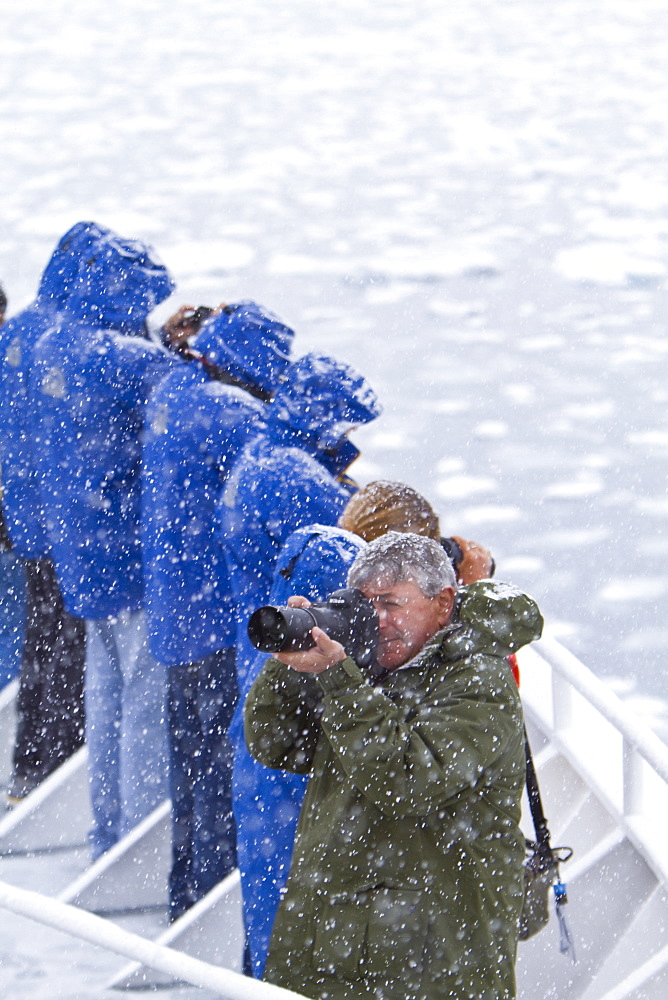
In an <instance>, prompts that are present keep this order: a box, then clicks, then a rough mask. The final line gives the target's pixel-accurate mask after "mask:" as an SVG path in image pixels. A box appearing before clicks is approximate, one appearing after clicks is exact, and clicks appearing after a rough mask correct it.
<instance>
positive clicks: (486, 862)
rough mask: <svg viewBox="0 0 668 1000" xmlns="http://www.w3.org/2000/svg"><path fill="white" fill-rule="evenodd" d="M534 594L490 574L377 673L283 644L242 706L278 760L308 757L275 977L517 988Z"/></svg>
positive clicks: (498, 993) (323, 991)
mask: <svg viewBox="0 0 668 1000" xmlns="http://www.w3.org/2000/svg"><path fill="white" fill-rule="evenodd" d="M541 628H542V618H541V615H540V612H539V610H538V608H537V606H536V605H535V603H534V602H533V601H532V600H531V599H530V598H528V597H527V596H526V595H524V594H521V593H520V592H519V591H517V590H515V589H514V588H512V587H508V586H506V585H499V584H494V583H491V582H490V581H482V582H480V583H476V584H472V585H471V586H469V587H466V588H463V589H462V591H461V592H460V598H459V608H458V612H457V614H456V619H453V623H451V624H450V625H449V626H448V627H447V628H445V629H444V630H443V631H441V632H439V633H438V634H437V635H436V636H435V637H434V638H433V639H431V640H430V641H429V642H428V643H427V644H426V645H425V647H424V648H423V649H422V650H421V652H420V653H419V654H418V656H416V657H415V658H414V659H413V660H411V661H410V662H409V663H408V664H406V665H405V666H403V667H401V668H399V669H397V670H394V671H392V672H390V673H386V674H385V676H384V677H383V678H382V679H381V680H380V681H375V682H374V681H373V680H372V679H370V678H369V677H368V676H367V675H365V673H364V672H363V671H362V670H360V668H359V667H358V666H357V665H356V664H355V663H354V662H353V661H352V660H351V659H346V660H344V661H343V662H341V663H339V664H337V665H336V666H334V667H330V668H329V669H328V670H326V671H324V672H323V673H321V674H318V675H317V676H314V675H310V674H300V673H297V672H296V671H293V670H292V669H291V668H289V667H286V666H284V665H283V664H281V663H279V662H278V661H277V660H273V659H271V660H268V661H267V663H266V664H265V667H264V669H263V671H262V673H261V674H260V676H259V677H258V679H257V680H256V682H255V684H254V686H253V688H252V690H251V691H250V694H249V696H248V699H247V701H246V707H245V725H246V740H247V742H248V746H249V749H250V751H251V753H252V754H253V756H255V757H256V758H257V759H258V760H259V761H261V762H262V763H263V764H265V765H266V766H267V767H271V768H281V769H284V770H289V771H296V772H298V773H300V774H306V773H310V774H311V778H310V781H309V785H308V789H307V793H306V798H305V800H304V804H303V807H302V812H301V817H300V821H299V827H298V830H297V838H296V841H295V849H294V854H293V860H292V867H291V872H290V878H289V881H288V885H287V889H286V894H285V897H284V899H283V901H282V903H281V906H280V908H279V912H278V915H277V918H276V923H275V925H274V932H273V936H272V941H271V948H270V952H269V959H268V963H267V968H266V972H265V978H266V979H268V980H269V981H271V982H274V983H277V984H279V985H281V986H285V987H287V988H289V989H293V990H295V991H297V992H300V993H304V994H305V995H307V996H310V997H314V998H322V1000H325V998H327V1000H343V998H346V1000H353V998H355V1000H357V998H364V1000H367V998H368V1000H370V998H373V1000H390V998H391V1000H395V998H396V1000H412V998H429V1000H436V998H444V1000H445V998H448V1000H512V998H513V997H514V996H515V976H514V963H515V953H516V947H517V922H518V918H519V914H520V909H521V904H522V884H523V883H522V863H523V859H524V838H523V835H522V833H521V831H520V827H519V820H520V811H521V796H522V789H523V786H524V780H525V761H524V738H523V721H522V710H521V706H520V700H519V695H518V691H517V687H516V684H515V681H514V679H513V676H512V673H511V670H510V668H509V666H508V663H507V661H506V659H505V657H506V656H508V654H509V653H511V652H514V651H515V650H516V649H519V648H520V647H521V646H523V645H525V644H526V643H528V642H531V641H532V640H533V639H536V638H538V637H539V635H540V632H541Z"/></svg>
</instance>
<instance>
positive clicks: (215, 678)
mask: <svg viewBox="0 0 668 1000" xmlns="http://www.w3.org/2000/svg"><path fill="white" fill-rule="evenodd" d="M237 701H238V690H237V674H236V665H235V655H234V649H227V650H221V651H220V652H219V653H216V654H215V656H211V657H208V658H207V659H206V660H204V661H203V662H202V664H201V667H200V671H199V684H198V690H197V704H198V715H199V719H200V726H201V730H202V756H201V761H200V766H199V773H198V776H197V782H196V784H195V846H194V852H193V867H194V872H195V879H196V891H197V898H198V899H201V898H202V896H205V895H206V894H207V892H209V891H210V890H211V889H213V887H214V886H215V885H217V884H218V883H219V882H220V881H221V880H222V879H224V878H225V876H226V875H229V873H230V872H231V871H233V869H234V868H235V867H236V864H237V836H236V825H235V822H234V815H233V812H232V748H231V746H230V742H229V739H228V730H229V728H230V723H231V721H232V716H233V715H234V709H235V708H236V705H237Z"/></svg>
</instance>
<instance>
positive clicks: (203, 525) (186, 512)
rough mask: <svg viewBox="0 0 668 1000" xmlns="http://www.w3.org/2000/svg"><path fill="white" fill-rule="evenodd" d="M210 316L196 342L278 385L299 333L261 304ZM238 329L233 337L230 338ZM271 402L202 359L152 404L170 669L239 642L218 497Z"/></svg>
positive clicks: (152, 554) (153, 532)
mask: <svg viewBox="0 0 668 1000" xmlns="http://www.w3.org/2000/svg"><path fill="white" fill-rule="evenodd" d="M229 309H230V312H229V313H228V314H223V315H222V316H216V317H214V319H212V320H211V321H210V322H209V323H207V326H206V329H205V331H203V335H202V336H200V337H198V338H197V341H196V345H194V346H196V349H197V350H198V351H201V352H202V353H204V354H206V356H207V358H208V359H209V360H213V361H215V363H216V364H218V365H222V366H223V367H225V368H226V369H228V370H231V369H232V366H231V365H228V363H227V361H226V358H229V357H231V356H233V355H234V356H235V357H237V358H239V359H241V361H240V364H239V367H238V369H237V370H235V371H234V374H241V375H242V376H243V377H244V378H246V379H251V380H252V381H253V382H254V383H255V384H259V385H261V386H262V387H263V388H265V389H267V390H268V391H271V390H273V389H274V387H275V385H276V382H277V379H278V378H279V377H280V375H281V373H282V372H283V370H284V369H285V367H286V366H287V364H288V352H289V350H290V343H291V341H292V336H293V334H292V331H291V330H290V329H289V328H288V327H286V326H284V325H283V324H282V323H281V322H280V321H279V320H277V319H276V317H275V316H272V314H271V313H268V312H266V310H263V309H262V308H261V307H260V306H257V305H256V304H255V303H252V302H246V303H242V304H241V305H240V306H231V307H229ZM228 336H229V341H230V343H229V344H225V343H224V341H223V338H224V337H228ZM265 412H266V405H265V404H264V403H260V402H259V401H258V400H256V399H254V398H253V396H251V395H250V394H249V393H248V392H244V391H243V390H242V389H238V388H236V387H232V386H228V385H225V384H223V383H221V382H218V381H216V380H212V379H209V378H208V376H207V374H206V370H205V369H204V367H203V366H201V365H200V364H198V363H197V362H196V361H192V362H189V363H188V364H187V365H184V366H182V367H181V368H180V369H178V370H176V371H174V372H171V373H170V374H169V375H167V376H166V377H165V378H164V379H163V380H162V381H161V382H160V384H159V385H158V386H157V387H156V388H155V390H154V391H153V393H152V394H151V398H150V400H149V404H148V408H147V419H146V432H145V436H144V447H143V459H142V464H143V473H142V542H143V548H144V553H143V554H144V574H145V604H146V610H147V614H148V619H149V633H150V644H151V652H152V654H153V656H155V657H156V659H158V660H160V661H161V662H162V663H165V664H167V665H168V666H176V665H178V664H183V663H194V662H197V661H199V660H202V659H204V657H206V656H209V655H210V654H211V653H214V652H217V651H218V650H221V649H225V648H227V647H230V646H233V645H234V643H235V641H236V627H235V615H234V610H235V603H234V600H233V594H232V588H231V586H230V581H229V577H228V573H227V565H226V562H225V554H224V550H223V540H222V538H221V536H220V535H219V534H218V533H217V532H216V530H215V526H216V503H217V501H218V498H219V496H220V493H221V491H222V489H223V486H224V484H225V480H226V478H227V474H228V472H229V470H230V469H231V468H232V465H233V463H234V460H235V459H236V457H237V454H238V452H239V450H240V449H241V447H242V445H243V444H245V443H246V441H247V440H248V438H249V437H250V436H251V435H255V434H256V433H257V432H258V430H259V429H260V428H261V427H262V426H263V420H264V416H265Z"/></svg>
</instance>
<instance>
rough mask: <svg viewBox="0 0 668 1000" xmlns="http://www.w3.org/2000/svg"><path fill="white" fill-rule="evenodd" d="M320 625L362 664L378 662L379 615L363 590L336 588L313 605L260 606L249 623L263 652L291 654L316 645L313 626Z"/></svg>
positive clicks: (258, 647) (366, 665)
mask: <svg viewBox="0 0 668 1000" xmlns="http://www.w3.org/2000/svg"><path fill="white" fill-rule="evenodd" d="M316 626H317V627H318V628H321V629H322V630H323V632H326V633H327V635H328V636H329V637H330V639H334V640H335V641H336V642H340V643H341V645H342V646H343V648H344V649H345V651H346V653H347V654H348V655H349V656H350V657H352V659H353V660H354V661H355V663H357V665H358V666H359V667H370V666H372V665H373V664H374V662H375V650H376V645H377V642H378V617H377V615H376V611H375V609H374V606H373V604H372V603H371V601H368V600H367V599H366V597H365V596H364V595H363V594H362V592H361V591H360V590H355V589H353V588H348V589H346V590H335V591H334V592H333V593H332V594H330V595H329V597H328V598H327V600H326V601H323V602H322V603H320V604H312V605H311V606H310V608H290V607H274V606H273V605H270V604H268V605H266V606H265V607H263V608H258V610H257V611H254V612H253V614H252V615H251V617H250V619H249V622H248V638H249V639H250V641H251V642H252V643H253V645H254V646H255V648H256V649H259V650H261V651H262V652H263V653H292V652H297V651H298V650H302V649H312V648H313V646H315V643H314V641H313V637H312V636H311V629H313V628H315V627H316Z"/></svg>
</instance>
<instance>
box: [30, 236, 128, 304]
mask: <svg viewBox="0 0 668 1000" xmlns="http://www.w3.org/2000/svg"><path fill="white" fill-rule="evenodd" d="M112 237H113V233H112V231H111V229H107V227H106V226H101V225H99V224H98V223H97V222H77V223H76V225H74V226H72V228H71V229H68V231H67V232H66V233H65V235H64V236H63V237H62V238H61V239H60V240H59V242H58V246H57V247H56V249H55V250H54V252H53V254H52V255H51V260H50V261H49V263H48V264H47V265H46V267H45V268H44V273H43V274H42V278H41V281H40V283H39V290H38V292H37V302H38V304H39V306H40V307H41V308H42V309H45V308H50V309H52V310H55V309H60V308H62V307H63V306H64V305H65V304H66V303H67V300H68V299H69V297H70V295H71V294H72V292H73V291H74V288H75V285H76V284H77V282H78V281H79V272H80V270H81V269H82V268H83V267H84V261H85V260H87V259H88V258H89V257H90V256H91V255H94V254H96V253H98V251H99V250H100V246H101V244H102V243H103V242H104V241H105V240H107V239H109V238H112Z"/></svg>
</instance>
